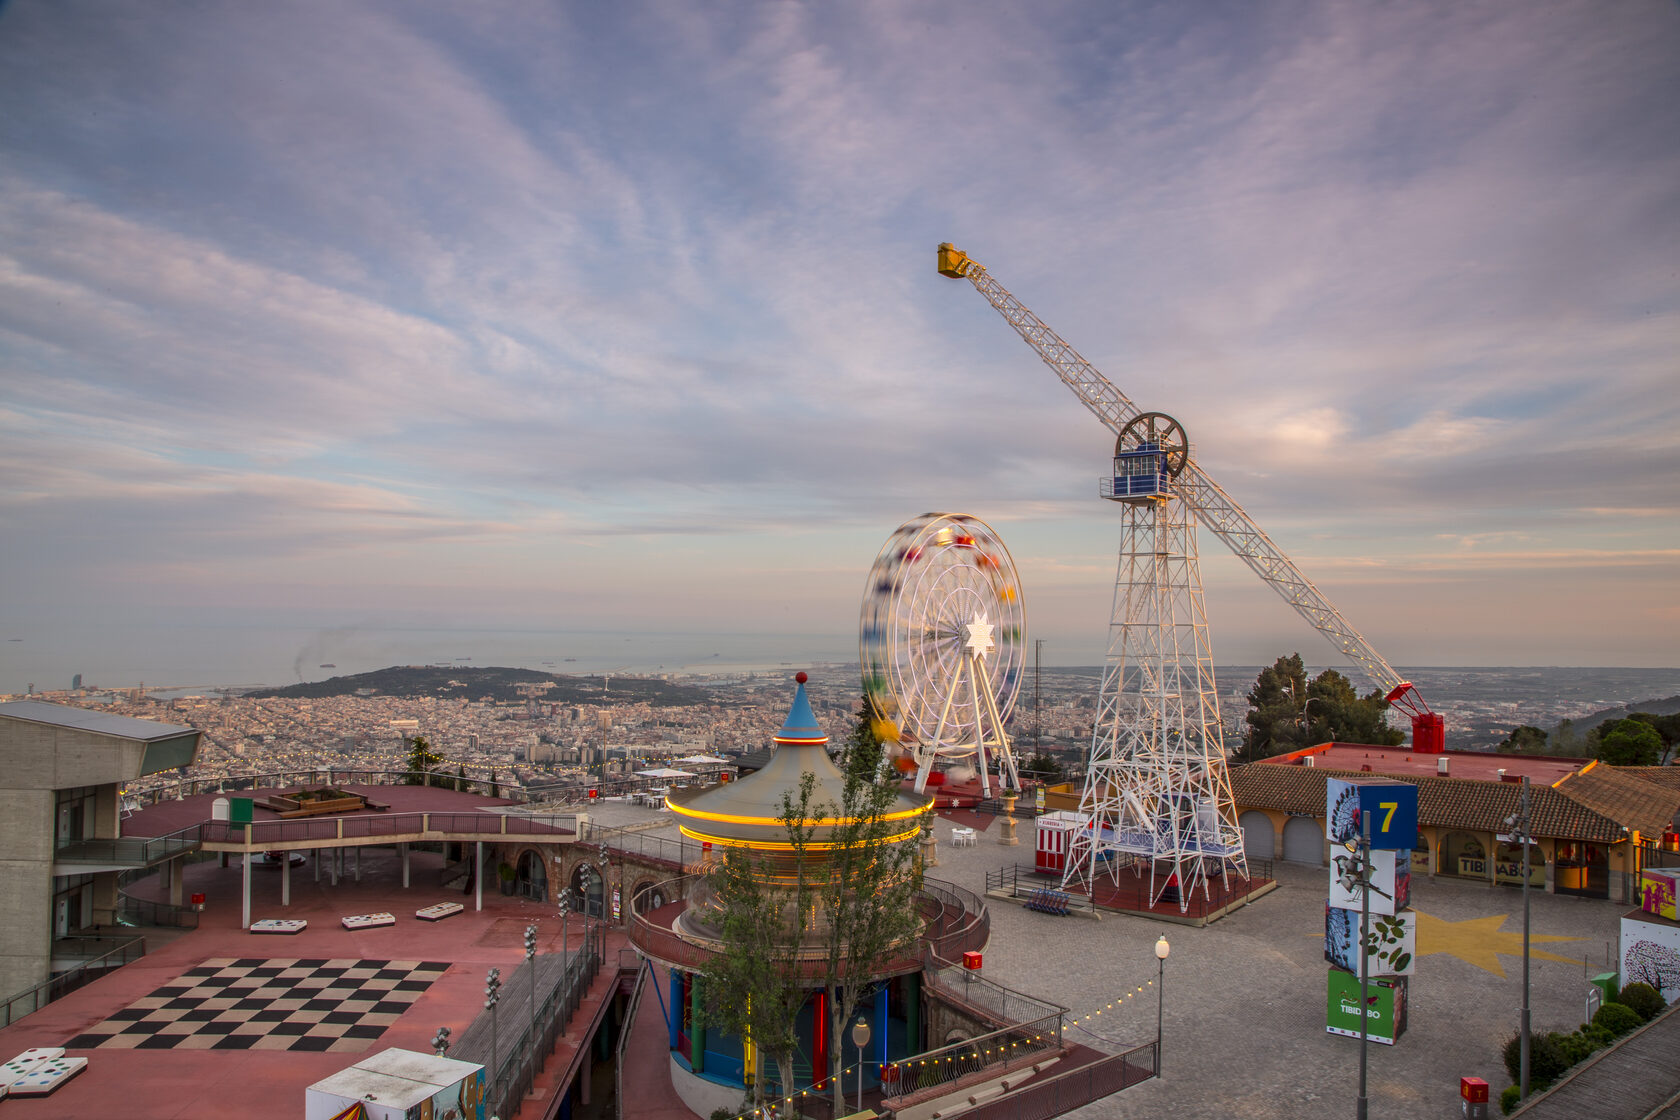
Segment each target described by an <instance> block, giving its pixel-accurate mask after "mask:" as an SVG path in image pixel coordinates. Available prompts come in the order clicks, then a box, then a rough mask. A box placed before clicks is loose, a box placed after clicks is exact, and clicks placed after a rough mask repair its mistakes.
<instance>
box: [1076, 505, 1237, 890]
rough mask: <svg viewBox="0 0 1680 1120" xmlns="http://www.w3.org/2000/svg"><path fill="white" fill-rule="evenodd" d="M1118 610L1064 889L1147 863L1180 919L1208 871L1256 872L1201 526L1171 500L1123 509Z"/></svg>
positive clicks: (1111, 626)
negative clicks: (1230, 736)
mask: <svg viewBox="0 0 1680 1120" xmlns="http://www.w3.org/2000/svg"><path fill="white" fill-rule="evenodd" d="M1122 502H1123V504H1122V510H1123V511H1124V514H1123V519H1122V526H1121V539H1120V564H1119V571H1118V573H1117V574H1116V576H1115V581H1114V609H1113V612H1112V614H1111V616H1110V621H1109V629H1108V656H1107V659H1106V661H1105V664H1104V668H1103V680H1102V690H1101V693H1100V698H1099V700H1098V708H1097V720H1096V726H1095V728H1094V729H1093V732H1092V737H1091V758H1090V763H1089V765H1088V767H1087V769H1086V776H1085V788H1084V792H1083V794H1082V796H1081V799H1080V810H1079V811H1080V814H1081V815H1082V816H1085V817H1086V818H1087V820H1088V825H1087V827H1085V828H1083V829H1081V830H1079V831H1078V832H1076V833H1074V834H1073V835H1072V836H1071V837H1070V838H1069V844H1068V859H1067V863H1066V865H1065V870H1064V872H1063V876H1062V882H1063V885H1064V886H1066V885H1069V884H1072V883H1083V884H1085V885H1086V887H1087V889H1088V888H1089V883H1090V880H1091V878H1092V877H1093V875H1095V874H1097V873H1098V872H1099V870H1103V869H1106V871H1107V873H1108V874H1109V875H1110V876H1118V874H1119V870H1120V867H1121V865H1122V864H1123V863H1125V862H1127V861H1125V860H1123V859H1121V858H1119V857H1121V856H1123V855H1133V856H1143V857H1145V858H1147V859H1148V861H1149V868H1150V883H1149V897H1150V899H1151V901H1153V902H1160V901H1161V900H1162V898H1163V896H1165V895H1166V894H1167V892H1168V891H1169V889H1173V890H1176V891H1177V892H1178V902H1179V907H1180V909H1181V910H1183V909H1185V908H1187V907H1188V905H1189V900H1190V895H1191V893H1192V892H1193V891H1195V890H1196V889H1197V888H1200V889H1201V890H1202V891H1203V893H1204V894H1206V893H1207V891H1208V886H1207V873H1208V870H1209V868H1210V867H1218V868H1219V870H1220V872H1221V873H1223V872H1224V871H1225V870H1230V871H1234V872H1235V873H1237V874H1239V875H1244V876H1246V875H1247V874H1248V863H1247V860H1246V858H1245V856H1244V854H1243V845H1242V832H1241V830H1240V829H1239V828H1238V827H1237V822H1236V815H1235V808H1234V804H1235V802H1234V799H1233V797H1232V795H1231V779H1230V775H1229V774H1228V773H1227V771H1226V769H1225V743H1224V736H1223V734H1222V732H1221V728H1220V722H1219V696H1218V690H1217V688H1216V686H1215V682H1214V675H1213V648H1212V644H1211V642H1210V639H1209V636H1208V623H1207V609H1206V607H1205V606H1204V605H1203V601H1202V577H1201V569H1200V566H1199V563H1198V559H1197V553H1196V531H1195V526H1194V525H1193V524H1192V523H1191V522H1190V520H1189V518H1188V516H1187V508H1186V505H1185V503H1184V502H1183V501H1181V500H1179V499H1177V498H1176V497H1174V496H1172V495H1170V494H1163V495H1160V496H1154V497H1147V498H1130V499H1123V500H1122Z"/></svg>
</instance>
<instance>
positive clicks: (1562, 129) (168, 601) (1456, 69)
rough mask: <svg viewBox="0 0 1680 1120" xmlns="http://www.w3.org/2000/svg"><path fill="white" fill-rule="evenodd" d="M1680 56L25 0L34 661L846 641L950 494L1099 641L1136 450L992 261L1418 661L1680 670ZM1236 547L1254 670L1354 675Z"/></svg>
mask: <svg viewBox="0 0 1680 1120" xmlns="http://www.w3.org/2000/svg"><path fill="white" fill-rule="evenodd" d="M1677 47H1680V10H1677V9H1675V8H1674V7H1673V6H1672V5H1668V6H1657V5H1651V6H1625V7H1617V8H1614V9H1606V8H1604V7H1603V6H1601V5H1593V4H1589V3H1572V4H1568V3H1566V4H1558V5H1550V6H1547V7H1546V8H1544V9H1536V8H1534V7H1532V6H1529V5H1519V4H1512V3H1479V4H1413V5H1403V6H1398V7H1391V8H1385V9H1372V8H1370V7H1369V6H1367V5H1362V4H1356V3H1340V2H1333V0H1322V2H1303V3H1298V4H1290V5H1285V6H1281V7H1269V8H1265V9H1252V8H1248V7H1243V6H1232V7H1230V8H1220V9H1212V8H1201V7H1188V6H1184V5H1171V4H1145V3H1125V4H1120V5H1092V4H1065V5H1059V6H1052V7H1050V8H1047V9H1044V10H1042V11H1033V12H1030V13H1029V12H1027V11H1010V10H995V11H993V10H984V9H978V8H975V7H974V6H972V5H960V4H927V5H920V6H916V7H913V8H912V7H905V6H897V5H877V6H873V7H862V8H843V9H825V8H820V7H819V8H813V7H801V6H790V5H779V4H753V5H746V6H730V7H727V8H722V7H720V8H699V9H695V8H680V9H675V10H673V9H670V8H668V7H665V6H658V5H650V6H636V5H615V6H612V7H610V8H606V9H595V8H591V7H587V6H578V7H575V8H574V7H571V6H566V5H560V6H554V7H551V8H537V9H519V10H514V9H496V10H479V9H472V8H467V9H462V8H460V7H459V6H453V7H451V6H437V7H427V6H404V7H402V8H400V9H396V10H390V9H385V8H382V7H379V6H377V5H363V4H344V5H319V6H314V5H308V4H300V5H296V6H287V7H266V8H250V7H248V6H242V5H208V6H205V5H154V6H152V7H149V8H148V9H147V11H146V12H145V13H144V15H141V14H138V13H129V12H126V11H121V10H117V11H113V10H111V9H110V8H108V7H103V6H97V5H78V4H74V3H70V4H54V5H47V4H40V3H29V2H14V3H11V4H8V5H6V6H5V7H4V8H0V94H3V95H4V97H5V100H6V104H7V105H8V112H7V114H5V115H4V117H0V166H4V168H5V170H4V171H0V363H3V366H0V368H3V370H4V376H3V378H0V472H3V475H4V477H5V478H6V479H7V486H6V487H5V488H4V493H3V494H0V531H3V532H4V533H5V536H6V538H7V561H6V569H7V577H8V578H7V579H6V580H5V581H4V584H3V590H0V630H3V631H4V632H3V633H0V639H6V640H5V641H0V679H3V680H4V681H5V682H7V683H9V684H11V685H12V687H21V685H19V684H16V683H15V682H16V681H19V680H28V681H32V682H33V683H36V684H37V685H38V686H39V687H62V686H63V682H62V681H61V680H60V679H59V677H58V676H50V677H49V676H47V672H48V671H50V672H52V673H54V674H60V673H61V671H62V673H61V675H62V678H63V680H67V679H68V675H69V672H72V671H75V672H79V671H84V670H86V671H89V672H92V671H94V666H95V658H94V657H92V656H89V655H88V654H85V653H83V652H81V651H82V650H84V649H98V648H99V646H98V644H97V643H100V642H102V641H110V642H111V643H112V644H113V646H114V648H116V649H119V650H120V651H121V652H120V655H119V656H118V657H117V661H118V663H120V664H121V665H123V666H125V667H126V666H129V665H130V664H132V665H133V666H135V667H137V668H138V669H139V675H138V676H135V677H134V678H133V680H134V681H136V682H137V681H138V680H140V679H146V680H151V679H153V677H154V675H155V676H156V677H157V679H159V680H166V679H167V677H168V673H166V672H162V671H161V670H160V672H159V673H157V674H152V673H150V672H148V671H147V670H146V668H145V661H146V656H147V651H148V650H159V649H173V647H175V646H178V645H180V644H182V643H195V644H199V643H201V644H202V645H203V647H204V649H205V651H206V656H205V661H206V662H207V663H209V664H217V663H224V662H235V661H237V660H238V656H239V654H238V652H237V651H238V650H239V649H241V648H243V647H242V644H241V643H244V644H250V645H253V646H254V645H255V644H256V639H255V638H254V637H252V636H253V635H261V634H279V633H281V632H284V635H285V641H286V642H287V643H288V644H287V645H286V647H285V648H284V651H283V654H281V655H279V656H278V659H279V660H282V661H286V660H291V659H293V658H294V657H295V658H296V659H297V663H298V664H299V665H303V663H304V662H305V661H306V660H307V658H305V656H304V655H305V654H306V653H310V651H312V650H314V649H316V648H317V647H319V648H320V649H321V650H322V651H323V652H321V653H320V655H319V656H318V657H315V662H316V663H318V662H331V661H334V660H335V659H336V657H335V654H334V653H333V651H332V648H331V647H332V645H333V642H332V641H331V640H329V639H331V637H332V636H334V635H338V636H339V640H340V647H342V644H343V642H346V641H349V638H348V637H347V636H348V635H354V634H357V633H364V634H365V633H372V632H380V633H393V632H400V631H424V632H429V633H447V632H451V631H456V632H459V631H471V632H474V633H497V632H502V633H510V634H515V633H528V632H539V633H548V632H563V631H572V632H596V633H610V634H625V635H640V636H644V637H645V636H652V635H672V634H677V635H686V636H691V637H693V638H694V641H695V646H696V649H698V647H699V645H701V644H703V638H704V636H706V635H712V634H715V635H719V636H720V637H721V638H725V639H730V640H738V639H739V638H740V636H743V635H763V636H765V641H764V643H763V644H764V646H765V648H766V652H765V654H764V657H763V660H765V661H772V662H773V661H780V660H784V659H788V658H789V657H794V656H800V655H801V651H802V650H817V651H819V652H820V651H826V650H830V649H838V650H840V651H844V650H846V648H847V647H848V645H850V646H851V648H853V649H855V637H853V635H855V627H856V619H857V613H858V604H859V600H860V598H861V596H862V594H863V592H864V588H863V584H864V580H865V577H866V575H867V573H868V571H869V566H870V563H871V561H872V560H873V559H874V556H875V553H876V551H877V549H879V548H880V546H881V545H882V543H884V542H885V541H886V540H887V538H888V536H889V535H890V534H891V533H892V531H893V530H894V529H895V528H896V527H897V526H898V525H899V524H900V523H902V522H904V521H906V520H908V519H910V518H911V517H914V516H916V515H918V514H920V513H922V512H924V511H927V510H933V509H943V510H959V511H963V512H968V513H972V514H975V515H977V516H979V517H982V518H984V519H985V520H987V521H988V522H989V523H991V524H992V525H993V526H994V527H995V528H996V529H997V530H998V532H999V533H1000V534H1001V535H1002V537H1003V539H1004V541H1005V542H1006V543H1007V544H1008V546H1009V548H1010V550H1011V552H1012V553H1013V554H1014V557H1015V560H1016V563H1017V565H1018V567H1019V569H1020V572H1021V576H1022V582H1023V588H1024V593H1025V597H1026V603H1027V611H1028V620H1029V634H1030V636H1031V637H1033V638H1043V639H1045V640H1046V641H1047V643H1048V645H1047V651H1046V652H1047V656H1049V657H1051V658H1053V659H1054V660H1055V662H1056V663H1059V664H1093V663H1096V662H1098V661H1100V660H1101V656H1102V650H1103V648H1104V647H1105V644H1106V633H1105V628H1106V622H1107V618H1108V610H1109V604H1110V599H1111V595H1112V592H1113V580H1114V550H1115V548H1116V546H1117V544H1118V540H1119V518H1118V516H1117V512H1116V510H1115V508H1114V507H1113V506H1110V505H1109V504H1107V503H1104V502H1102V501H1100V500H1099V499H1098V498H1097V496H1096V485H1095V481H1096V479H1097V477H1098V476H1099V475H1100V474H1102V473H1103V472H1104V471H1105V470H1106V468H1107V466H1108V455H1109V454H1110V449H1111V447H1112V438H1111V436H1110V435H1109V434H1108V433H1107V432H1106V430H1104V429H1103V428H1102V427H1101V425H1100V424H1098V423H1097V422H1096V421H1095V420H1094V419H1092V418H1091V417H1090V416H1089V414H1087V413H1086V412H1085V410H1084V409H1083V408H1082V407H1080V405H1079V404H1078V402H1077V401H1076V400H1075V399H1074V398H1073V396H1072V395H1071V394H1069V393H1068V392H1067V390H1066V389H1065V388H1063V387H1062V386H1061V385H1059V384H1057V383H1056V381H1055V379H1054V377H1053V376H1052V375H1051V374H1050V373H1049V372H1048V371H1047V370H1046V369H1044V367H1043V366H1042V364H1041V363H1040V362H1039V360H1038V358H1037V357H1036V356H1035V355H1034V354H1033V353H1032V352H1031V351H1030V350H1029V349H1028V348H1027V347H1026V346H1024V345H1023V344H1022V343H1021V341H1020V340H1019V339H1018V338H1017V337H1016V336H1015V334H1014V333H1013V332H1012V331H1011V330H1010V329H1009V327H1008V326H1007V325H1006V324H1005V323H1004V322H1002V321H1001V320H1000V319H999V317H998V316H997V315H996V314H995V313H994V312H993V311H992V310H991V309H990V308H989V307H987V306H986V305H985V302H984V300H982V299H981V298H980V297H979V296H978V295H977V294H976V293H974V292H973V291H970V290H968V286H967V285H966V284H962V283H954V282H952V281H949V280H946V279H942V278H940V277H939V276H937V275H936V274H935V271H934V248H935V246H936V244H937V243H938V242H940V241H946V240H949V241H953V242H955V243H956V244H957V245H959V246H961V247H962V248H963V249H964V250H966V251H968V252H969V253H971V254H972V255H973V256H974V258H975V259H976V260H978V261H980V262H981V263H982V264H984V265H986V266H987V267H988V268H990V269H991V270H992V272H993V273H994V275H996V276H997V278H998V279H999V280H1001V281H1002V282H1003V283H1004V284H1005V285H1007V286H1008V287H1009V288H1010V290H1011V291H1013V292H1014V293H1015V294H1016V295H1017V296H1018V297H1020V299H1021V300H1022V301H1023V302H1024V303H1025V304H1026V305H1027V306H1029V307H1031V308H1032V309H1033V310H1034V311H1035V312H1037V313H1038V314H1039V315H1040V316H1041V317H1042V318H1043V319H1044V320H1045V321H1046V322H1048V323H1049V324H1051V325H1052V326H1053V327H1054V328H1055V329H1056V330H1057V331H1058V332H1059V333H1061V334H1062V336H1063V337H1064V338H1066V339H1067V340H1068V341H1069V342H1070V343H1072V344H1073V345H1074V346H1075V347H1077V348H1078V349H1079V350H1080V351H1081V352H1082V353H1083V354H1084V355H1085V356H1086V357H1088V358H1089V359H1091V361H1092V362H1093V363H1094V364H1095V365H1096V366H1097V367H1098V368H1100V369H1101V370H1103V371H1104V372H1105V373H1106V374H1107V375H1108V376H1109V377H1110V378H1111V379H1112V380H1113V381H1114V383H1115V384H1116V385H1117V386H1118V387H1119V388H1120V389H1121V390H1122V391H1124V392H1126V393H1127V394H1128V395H1129V396H1131V397H1132V398H1133V399H1134V400H1135V401H1136V402H1137V403H1138V404H1139V405H1140V407H1143V408H1145V409H1149V410H1159V411H1164V412H1167V413H1170V414H1172V415H1173V416H1175V417H1177V418H1178V419H1179V420H1180V421H1181V422H1182V423H1183V424H1184V426H1185V428H1186V429H1187V431H1188V432H1189V435H1190V438H1191V439H1192V440H1193V441H1194V442H1195V445H1196V450H1197V456H1198V460H1199V461H1200V462H1201V464H1202V465H1203V467H1204V468H1205V469H1206V470H1207V471H1208V473H1209V474H1211V475H1212V476H1213V477H1214V478H1216V479H1218V480H1219V481H1220V482H1221V484H1222V485H1223V486H1225V488H1226V489H1227V490H1229V491H1230V493H1231V495H1232V496H1233V497H1234V498H1235V499H1236V500H1237V501H1238V502H1240V503H1242V505H1243V506H1244V507H1245V508H1246V509H1247V510H1248V511H1249V512H1250V513H1251V514H1252V515H1253V517H1254V518H1255V520H1256V521H1257V522H1258V523H1259V524H1261V525H1262V526H1263V527H1264V528H1265V529H1266V530H1267V532H1268V533H1269V534H1270V535H1271V536H1272V537H1273V539H1274V540H1275V541H1276V542H1277V543H1278V545H1279V546H1280V547H1281V548H1282V549H1283V550H1284V551H1285V552H1287V553H1289V554H1290V555H1291V556H1292V557H1293V558H1294V559H1295V560H1296V561H1297V563H1298V564H1299V565H1300V567H1301V568H1302V570H1303V571H1304V572H1305V573H1306V574H1307V575H1308V577H1309V578H1311V579H1312V580H1314V582H1315V583H1317V584H1318V585H1319V587H1320V588H1321V589H1323V590H1324V591H1325V593H1326V594H1327V595H1328V596H1329V597H1330V599H1331V600H1332V601H1333V602H1335V603H1336V604H1337V606H1338V607H1339V608H1340V609H1341V610H1342V612H1343V613H1344V614H1345V615H1346V616H1347V618H1348V619H1349V621H1351V622H1352V623H1353V625H1354V626H1356V627H1358V628H1359V629H1360V630H1361V631H1362V632H1364V633H1365V635H1366V636H1367V637H1368V638H1369V639H1371V641H1372V642H1373V644H1374V645H1375V646H1376V647H1377V649H1378V650H1380V651H1381V652H1382V654H1383V655H1384V656H1385V657H1386V658H1387V659H1388V660H1389V661H1390V662H1391V663H1392V664H1395V665H1532V664H1542V665H1615V666H1631V667H1638V666H1662V665H1667V664H1672V663H1673V662H1674V661H1675V656H1674V647H1673V640H1672V634H1673V632H1674V628H1675V623H1676V622H1677V621H1680V596H1677V594H1676V586H1677V585H1676V581H1675V579H1674V572H1675V571H1676V565H1677V562H1680V539H1677V535H1680V530H1677V528H1676V526H1677V525H1680V519H1677V518H1676V517H1675V514H1676V511H1677V508H1680V484H1677V483H1676V481H1675V480H1676V479H1677V478H1680V441H1677V440H1676V438H1675V436H1674V434H1673V433H1674V431H1675V430H1676V425H1675V413H1676V411H1677V407H1676V406H1677V394H1676V391H1675V378H1674V374H1675V369H1674V358H1673V354H1674V340H1675V338H1676V337H1677V335H1680V330H1677V326H1680V311H1677V307H1676V299H1675V296H1676V288H1677V286H1680V277H1677V275H1676V273H1675V271H1674V268H1673V264H1672V262H1673V260H1674V259H1676V257H1677V255H1680V244H1677V241H1680V238H1677V230H1680V224H1677V222H1676V201H1677V199H1676V193H1677V189H1676V185H1675V184H1677V183H1680V152H1677V151H1676V149H1675V145H1674V144H1673V142H1672V137H1673V136H1674V135H1676V134H1680V96H1677V95H1680V73H1677V72H1676V70H1675V68H1674V67H1673V65H1672V60H1673V59H1674V58H1675V57H1676V55H1677ZM1201 546H1202V573H1203V578H1204V580H1205V583H1206V588H1207V602H1208V609H1209V615H1210V620H1211V626H1212V633H1213V643H1214V656H1215V660H1216V661H1217V662H1218V663H1220V664H1264V663H1268V662H1270V661H1271V660H1272V659H1273V658H1275V657H1277V656H1279V655H1280V654H1284V653H1288V652H1292V651H1295V650H1300V651H1301V652H1302V654H1303V655H1304V656H1305V657H1306V659H1307V660H1308V661H1309V662H1314V663H1326V664H1331V665H1337V664H1338V661H1337V658H1336V656H1335V654H1334V651H1332V650H1330V649H1329V648H1328V647H1325V646H1324V645H1323V643H1322V642H1321V641H1320V639H1318V638H1317V637H1316V636H1315V635H1314V634H1313V632H1312V631H1311V630H1310V628H1308V627H1307V626H1306V625H1305V624H1304V623H1302V622H1301V620H1300V619H1299V618H1297V617H1296V616H1295V615H1294V614H1293V613H1292V612H1291V611H1290V610H1289V608H1288V607H1286V606H1285V605H1284V604H1283V603H1282V602H1281V601H1279V600H1278V599H1277V597H1276V596H1275V594H1274V593H1273V592H1272V591H1271V590H1270V589H1268V588H1266V587H1265V586H1263V585H1262V584H1261V583H1260V582H1259V581H1258V580H1257V579H1255V578H1254V577H1253V575H1252V574H1251V573H1250V572H1249V571H1248V570H1247V569H1246V568H1244V567H1243V566H1242V565H1241V564H1240V563H1239V562H1238V561H1236V560H1235V559H1234V558H1232V557H1231V556H1230V555H1229V554H1228V553H1227V552H1226V551H1225V549H1224V547H1223V546H1222V545H1221V544H1220V543H1219V542H1218V541H1217V540H1216V539H1214V538H1213V537H1212V536H1211V535H1208V534H1204V535H1203V538H1202V541H1201ZM235 634H238V635H243V636H242V637H238V638H235V637H234V635H235ZM218 635H220V636H221V637H220V638H218ZM322 636H325V637H322ZM13 638H18V639H21V640H20V641H16V642H14V641H10V639H13ZM218 640H220V641H222V642H223V643H225V645H224V647H222V648H220V649H219V648H218V646H217V642H218ZM440 643H441V639H440ZM801 643H803V645H801ZM42 651H47V652H42ZM440 652H441V651H440V650H435V649H432V648H431V647H429V646H428V647H427V648H426V649H425V650H424V651H421V650H417V651H416V652H415V653H414V654H411V655H410V656H412V657H413V658H414V659H416V660H422V659H434V658H436V657H437V656H438V654H439V653H440ZM452 652H453V653H454V654H457V655H465V654H470V653H474V651H473V650H468V649H461V650H458V651H452ZM552 652H553V653H554V654H564V653H566V651H565V650H563V649H557V650H554V651H552ZM422 654H424V655H425V656H422ZM172 655H173V654H172ZM271 656H273V655H271ZM310 656H314V655H313V654H312V653H311V654H310ZM695 656H696V657H704V656H705V654H704V653H703V652H697V653H696V654H695ZM852 656H853V657H855V653H854V654H853V655H852ZM38 657H39V658H41V660H33V659H35V658H38ZM402 660H405V658H404V657H402V656H393V657H391V659H390V661H389V662H386V663H390V662H400V661H402ZM37 666H39V670H38V669H37ZM66 666H68V668H66ZM307 667H308V668H310V669H313V668H314V664H313V663H311V664H309V665H308V666H307ZM690 668H692V666H690ZM42 677H45V679H40V678H42ZM268 679H270V682H271V683H284V681H283V680H282V681H275V680H272V678H268ZM102 683H106V684H115V683H121V684H127V683H130V682H129V681H127V680H123V681H112V680H106V681H104V682H102ZM226 683H243V682H239V681H237V680H235V681H228V682H226ZM3 687H4V686H0V689H3Z"/></svg>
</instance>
